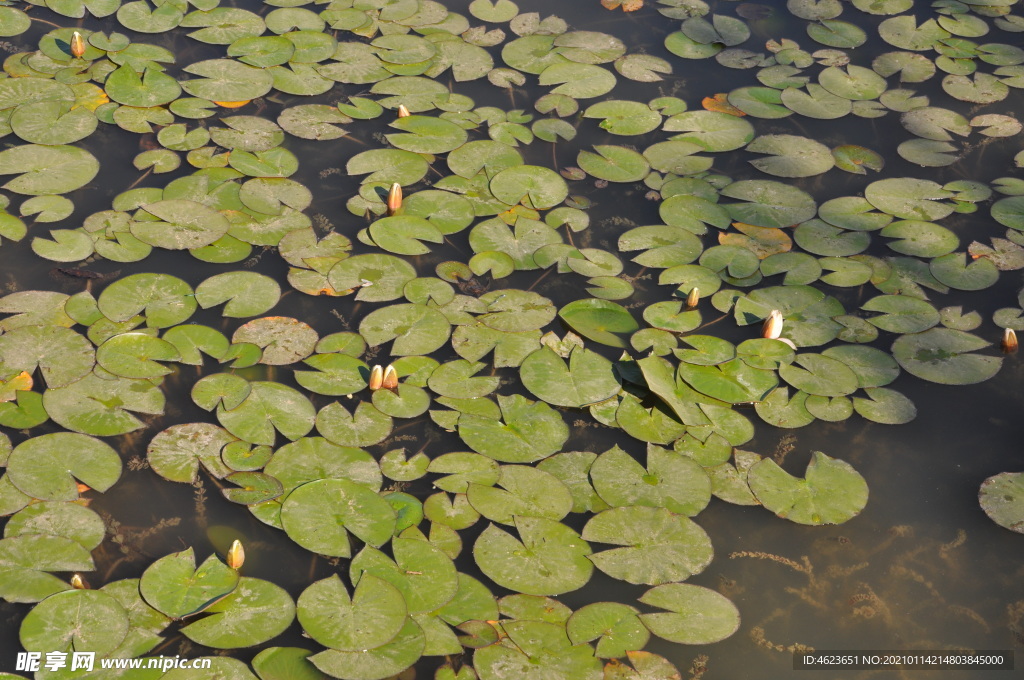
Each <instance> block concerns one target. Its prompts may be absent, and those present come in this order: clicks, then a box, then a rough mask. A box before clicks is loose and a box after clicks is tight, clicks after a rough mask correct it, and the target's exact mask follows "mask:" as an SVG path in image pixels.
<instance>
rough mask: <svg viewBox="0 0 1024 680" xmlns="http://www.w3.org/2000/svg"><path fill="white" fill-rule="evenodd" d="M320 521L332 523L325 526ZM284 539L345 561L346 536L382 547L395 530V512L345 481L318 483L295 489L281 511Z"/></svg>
mask: <svg viewBox="0 0 1024 680" xmlns="http://www.w3.org/2000/svg"><path fill="white" fill-rule="evenodd" d="M324 517H330V518H332V519H333V521H332V522H331V523H329V525H327V524H325V523H324V521H323V519H324ZM281 523H282V524H283V525H284V529H285V531H286V532H288V536H289V537H290V538H291V539H292V540H293V541H295V542H296V543H298V544H299V545H301V546H302V547H304V548H306V549H307V550H311V551H313V552H317V553H320V554H322V555H332V556H337V557H349V556H350V555H351V547H350V544H349V538H348V533H349V532H351V533H352V534H353V535H355V536H356V537H357V538H359V539H361V540H363V541H366V542H367V543H369V544H370V545H375V546H381V545H383V544H384V543H386V542H387V541H388V540H389V539H390V538H391V535H392V533H394V529H395V511H394V510H393V509H392V508H391V506H390V505H389V504H388V502H387V501H385V500H384V499H383V498H381V497H380V496H378V495H377V494H376V493H374V492H373V491H371V490H370V489H367V488H366V487H365V486H362V485H361V484H356V483H355V482H352V481H349V480H347V479H320V480H315V481H312V482H308V483H306V484H303V485H301V486H299V487H297V488H296V489H295V490H294V491H292V492H291V493H290V494H288V497H287V498H286V499H285V501H284V505H283V506H282V508H281Z"/></svg>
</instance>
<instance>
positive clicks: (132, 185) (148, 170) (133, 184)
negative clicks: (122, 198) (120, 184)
mask: <svg viewBox="0 0 1024 680" xmlns="http://www.w3.org/2000/svg"><path fill="white" fill-rule="evenodd" d="M151 172H153V166H152V165H151V166H149V167H148V168H146V172H144V173H142V176H140V177H139V178H138V179H137V180H135V181H134V182H132V183H131V186H129V187H128V188H127V189H125V191H131V190H132V189H134V188H135V186H136V185H137V184H138V183H139V182H141V181H142V180H144V179H146V178H147V177H149V173H151Z"/></svg>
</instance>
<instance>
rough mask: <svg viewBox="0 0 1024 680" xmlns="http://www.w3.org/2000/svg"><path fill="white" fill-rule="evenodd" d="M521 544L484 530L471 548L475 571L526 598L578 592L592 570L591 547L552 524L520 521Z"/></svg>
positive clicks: (531, 519) (529, 519)
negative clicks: (478, 570)
mask: <svg viewBox="0 0 1024 680" xmlns="http://www.w3.org/2000/svg"><path fill="white" fill-rule="evenodd" d="M515 525H516V529H517V530H518V532H519V535H520V538H521V540H520V539H517V538H515V537H514V536H512V535H511V534H509V533H507V532H505V531H503V530H501V529H499V528H497V527H496V526H494V525H493V524H492V525H490V526H488V527H487V528H486V529H485V530H484V532H483V533H482V534H481V535H480V537H479V538H477V540H476V543H475V545H474V546H473V557H474V558H475V560H476V563H477V566H479V567H480V569H481V571H483V572H484V574H485V575H487V577H488V578H490V579H491V580H492V581H494V582H495V583H497V584H498V585H500V586H502V587H505V588H508V589H510V590H514V591H517V592H520V593H527V594H530V595H557V594H559V593H564V592H569V591H572V590H578V589H579V588H582V587H583V586H584V585H586V583H587V581H589V580H590V575H591V573H592V572H593V570H594V566H593V564H591V562H590V560H589V559H587V556H588V555H590V554H591V549H590V546H589V545H588V544H587V542H586V541H584V540H583V539H582V538H580V536H579V534H577V533H576V532H575V531H573V530H572V529H570V528H569V527H567V526H565V525H564V524H560V523H559V522H556V521H554V520H551V519H545V518H542V517H518V518H516V519H515Z"/></svg>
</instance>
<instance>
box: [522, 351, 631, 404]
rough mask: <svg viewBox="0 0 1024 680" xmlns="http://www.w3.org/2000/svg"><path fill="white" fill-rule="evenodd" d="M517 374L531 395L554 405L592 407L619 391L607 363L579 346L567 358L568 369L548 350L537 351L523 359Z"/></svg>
mask: <svg viewBox="0 0 1024 680" xmlns="http://www.w3.org/2000/svg"><path fill="white" fill-rule="evenodd" d="M519 375H520V379H521V380H522V381H523V385H524V386H525V387H526V389H528V390H530V392H531V393H532V394H533V395H534V396H536V397H538V398H540V399H542V400H543V401H545V402H547V403H549V404H554V405H556V406H573V407H580V406H586V405H588V404H594V403H597V402H600V401H604V400H605V399H607V398H608V397H610V396H612V395H613V394H615V393H616V392H618V390H619V381H618V380H617V378H616V376H615V375H614V373H613V371H612V364H611V362H610V361H608V360H607V359H605V358H604V357H602V356H601V355H599V354H596V353H594V352H591V351H590V350H586V349H583V348H579V347H578V348H576V349H575V350H573V352H572V354H570V355H569V365H568V367H567V366H566V365H565V362H563V361H562V359H561V358H560V357H559V356H558V355H557V354H555V353H554V352H553V351H552V350H551V349H549V348H547V347H544V348H541V349H539V350H537V351H536V352H534V353H533V354H531V355H530V356H528V357H527V358H526V360H525V361H524V362H523V364H522V366H521V367H520V369H519Z"/></svg>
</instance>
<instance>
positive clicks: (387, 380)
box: [381, 364, 398, 390]
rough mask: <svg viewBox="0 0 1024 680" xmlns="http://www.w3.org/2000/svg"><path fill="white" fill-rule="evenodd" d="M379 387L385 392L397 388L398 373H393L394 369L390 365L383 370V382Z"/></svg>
mask: <svg viewBox="0 0 1024 680" xmlns="http://www.w3.org/2000/svg"><path fill="white" fill-rule="evenodd" d="M381 387H383V388H384V389H386V390H393V389H395V388H396V387H398V373H397V372H396V371H395V367H394V366H391V365H390V364H389V365H388V367H387V368H386V369H384V381H383V382H382V383H381Z"/></svg>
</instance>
